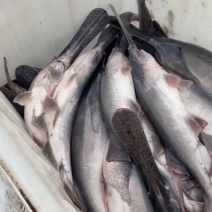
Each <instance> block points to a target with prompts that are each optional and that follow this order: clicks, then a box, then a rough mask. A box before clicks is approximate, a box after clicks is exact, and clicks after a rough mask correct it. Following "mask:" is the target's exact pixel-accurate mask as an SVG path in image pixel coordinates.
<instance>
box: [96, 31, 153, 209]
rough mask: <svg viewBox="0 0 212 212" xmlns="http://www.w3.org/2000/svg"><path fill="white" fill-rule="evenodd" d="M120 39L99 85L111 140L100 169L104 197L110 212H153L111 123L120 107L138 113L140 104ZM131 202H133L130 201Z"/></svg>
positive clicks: (123, 45)
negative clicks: (135, 194)
mask: <svg viewBox="0 0 212 212" xmlns="http://www.w3.org/2000/svg"><path fill="white" fill-rule="evenodd" d="M123 38H124V37H123V36H122V35H119V37H118V40H117V43H116V47H115V48H114V49H113V51H112V53H111V54H110V56H109V59H108V61H107V64H106V67H105V71H104V72H103V76H102V80H101V85H100V102H101V108H102V113H103V117H104V119H105V121H106V123H107V126H108V131H109V137H110V142H109V147H108V153H107V154H106V159H105V164H104V168H103V170H104V179H105V181H106V184H107V194H106V196H108V195H109V194H110V195H109V196H110V197H108V207H109V211H127V210H131V211H153V206H152V205H151V202H150V199H149V197H148V195H147V191H146V189H144V186H143V182H141V183H139V184H140V186H139V184H138V185H137V186H136V183H135V181H137V182H140V181H141V179H137V178H139V175H137V174H136V175H135V176H134V174H132V173H137V171H135V170H134V169H135V168H134V165H133V163H132V161H131V159H130V157H129V155H128V153H127V152H126V150H125V148H124V147H123V145H122V143H121V141H120V139H119V138H118V136H117V135H116V132H115V130H114V127H113V123H112V118H113V114H114V113H115V112H116V111H117V110H118V109H120V108H129V109H132V110H133V111H136V112H137V113H140V108H139V105H138V104H137V102H136V95H135V90H134V86H133V79H132V75H131V67H130V66H129V61H128V59H127V57H125V56H124V54H123V52H124V51H125V46H126V41H125V38H124V39H123ZM133 176H134V177H133ZM131 177H132V178H134V179H135V181H134V182H133V181H132V183H133V185H134V186H135V187H134V191H136V192H137V193H138V194H139V199H137V198H136V196H134V193H132V191H131V190H129V187H130V183H131V181H130V179H131ZM119 178H120V179H119ZM132 190H133V189H132ZM108 193H109V194H108ZM141 197H142V201H141ZM133 199H135V201H132V200H133ZM135 205H137V206H135ZM135 208H136V209H135Z"/></svg>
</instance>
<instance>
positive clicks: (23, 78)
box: [15, 65, 39, 90]
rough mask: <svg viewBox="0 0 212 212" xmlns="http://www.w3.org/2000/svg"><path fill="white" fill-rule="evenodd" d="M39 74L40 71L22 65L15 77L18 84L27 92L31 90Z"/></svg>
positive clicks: (17, 69)
mask: <svg viewBox="0 0 212 212" xmlns="http://www.w3.org/2000/svg"><path fill="white" fill-rule="evenodd" d="M38 73H39V71H37V69H36V68H33V67H31V66H28V65H21V66H18V67H17V68H16V69H15V77H16V80H17V82H18V84H19V85H20V86H21V87H22V88H24V89H26V90H28V89H29V88H30V85H31V84H32V81H33V80H34V79H35V77H36V76H37V75H38Z"/></svg>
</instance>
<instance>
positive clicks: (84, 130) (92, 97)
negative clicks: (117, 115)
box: [71, 74, 109, 212]
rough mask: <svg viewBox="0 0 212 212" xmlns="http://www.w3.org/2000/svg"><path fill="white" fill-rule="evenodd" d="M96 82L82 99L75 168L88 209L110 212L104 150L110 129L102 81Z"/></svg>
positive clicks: (74, 137) (74, 148) (75, 140)
mask: <svg viewBox="0 0 212 212" xmlns="http://www.w3.org/2000/svg"><path fill="white" fill-rule="evenodd" d="M100 77H101V74H99V76H98V78H97V79H96V80H95V81H94V82H93V85H92V86H91V88H90V90H89V92H88V95H87V97H85V98H84V99H83V100H82V103H81V105H80V108H79V110H78V112H77V115H76V119H75V122H74V129H73V134H72V145H71V149H72V167H73V168H72V169H73V176H74V179H75V181H76V183H77V184H78V187H79V189H80V192H81V194H82V198H83V199H84V201H85V204H86V206H87V209H88V211H94V212H95V211H96V212H98V211H101V212H107V211H108V207H107V204H106V203H105V202H104V200H105V196H106V193H105V189H104V181H103V160H104V151H105V148H106V144H107V142H108V139H109V137H108V132H107V129H106V126H105V124H104V121H103V118H102V115H101V111H100V105H99V81H100Z"/></svg>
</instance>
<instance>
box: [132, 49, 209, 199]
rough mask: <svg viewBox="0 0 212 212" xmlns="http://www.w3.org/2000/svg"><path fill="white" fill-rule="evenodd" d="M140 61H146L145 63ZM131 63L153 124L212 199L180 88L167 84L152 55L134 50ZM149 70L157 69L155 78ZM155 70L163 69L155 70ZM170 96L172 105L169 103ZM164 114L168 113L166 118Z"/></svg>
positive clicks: (137, 89)
mask: <svg viewBox="0 0 212 212" xmlns="http://www.w3.org/2000/svg"><path fill="white" fill-rule="evenodd" d="M133 51H134V52H133ZM136 57H137V58H136ZM138 58H139V59H138ZM141 61H145V63H146V64H145V63H143V62H141ZM131 62H132V66H133V71H134V72H133V77H134V83H135V87H136V91H137V92H138V97H139V99H140V101H141V102H142V105H143V107H144V110H145V112H146V113H147V115H148V116H149V118H150V119H151V121H152V123H154V125H155V127H156V128H157V131H158V132H159V133H160V136H161V137H162V138H163V141H164V143H165V145H166V146H167V147H168V148H170V149H171V151H173V153H174V154H176V156H177V157H178V158H179V159H180V160H181V161H182V162H183V163H184V165H185V166H186V167H187V169H188V170H189V171H190V172H191V174H192V175H193V176H194V177H195V178H196V179H197V180H198V182H199V183H200V184H201V186H202V187H203V189H204V191H205V194H206V195H207V198H209V199H211V200H212V185H211V182H210V179H209V177H208V173H207V171H206V168H205V166H204V164H203V162H202V159H201V155H200V153H199V149H198V141H197V138H196V136H195V132H194V131H192V129H191V127H190V126H189V125H188V122H187V120H188V119H189V118H190V117H189V114H188V113H187V111H186V109H185V107H184V105H182V102H181V101H180V98H179V93H178V91H177V88H175V89H174V88H170V86H168V85H167V84H166V81H165V80H164V78H163V77H164V75H165V73H164V71H163V70H162V69H161V68H160V67H159V65H156V64H154V63H155V62H154V61H153V58H150V55H147V53H144V52H137V51H136V50H132V51H131ZM139 63H140V64H139ZM157 66H158V67H157ZM150 70H152V71H153V70H154V75H155V76H154V77H152V73H151V72H150ZM156 70H160V72H158V73H156ZM139 72H140V73H139ZM149 73H150V74H149ZM159 73H160V74H161V75H160V74H159ZM151 85H153V86H151ZM161 94H163V95H161ZM144 96H145V97H144ZM167 99H169V101H168V102H170V101H171V104H169V105H168V104H167ZM156 102H157V103H156ZM155 104H157V106H156V105H155ZM158 108H160V110H158ZM164 114H167V116H165V117H166V118H165V120H164ZM186 122H187V123H186ZM161 123H163V124H162V125H161ZM185 132H186V133H185ZM176 133H177V134H176ZM182 141H183V143H182ZM197 170H198V171H197Z"/></svg>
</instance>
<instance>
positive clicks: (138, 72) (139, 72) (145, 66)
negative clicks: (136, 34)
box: [129, 48, 164, 84]
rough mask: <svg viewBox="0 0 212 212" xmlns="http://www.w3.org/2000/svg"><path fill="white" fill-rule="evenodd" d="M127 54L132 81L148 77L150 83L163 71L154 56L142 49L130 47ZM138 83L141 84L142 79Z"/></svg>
mask: <svg viewBox="0 0 212 212" xmlns="http://www.w3.org/2000/svg"><path fill="white" fill-rule="evenodd" d="M129 55H130V64H131V66H132V74H133V78H134V81H136V79H144V78H146V77H148V79H149V80H151V83H154V82H155V81H156V80H157V79H158V77H160V76H161V74H163V73H164V71H163V69H162V68H161V66H160V65H159V64H158V63H157V62H156V61H155V59H154V57H153V56H152V55H151V54H149V53H147V52H145V51H144V50H138V49H137V48H130V49H129ZM146 79H147V78H146ZM139 83H141V84H142V81H140V82H139Z"/></svg>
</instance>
